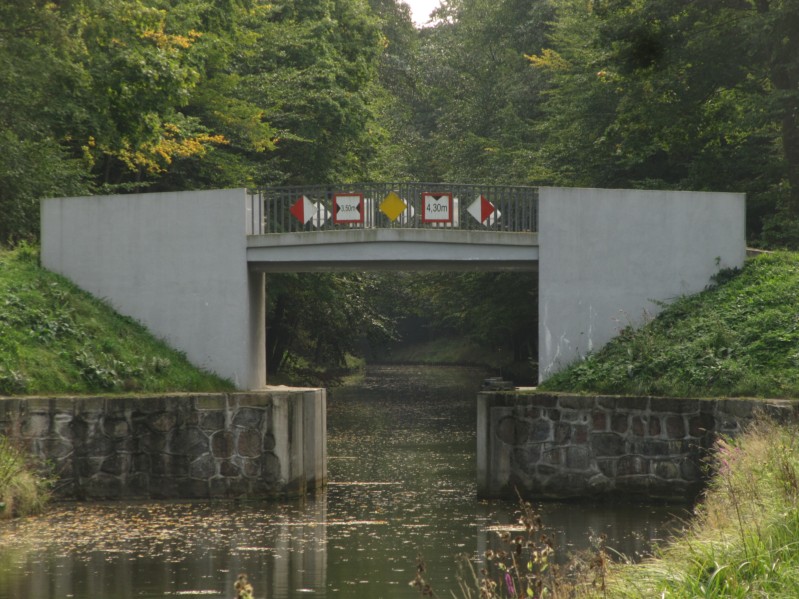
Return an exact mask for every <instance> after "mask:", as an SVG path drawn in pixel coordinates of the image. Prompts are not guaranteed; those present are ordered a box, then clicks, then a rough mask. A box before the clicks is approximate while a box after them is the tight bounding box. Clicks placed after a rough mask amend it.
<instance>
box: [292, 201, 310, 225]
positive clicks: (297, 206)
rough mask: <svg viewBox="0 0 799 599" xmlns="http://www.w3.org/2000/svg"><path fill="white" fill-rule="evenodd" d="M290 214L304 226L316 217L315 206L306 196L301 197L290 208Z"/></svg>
mask: <svg viewBox="0 0 799 599" xmlns="http://www.w3.org/2000/svg"><path fill="white" fill-rule="evenodd" d="M289 212H291V214H292V216H294V218H296V219H297V220H298V221H300V222H301V223H302V224H303V225H304V224H305V223H307V222H308V221H309V220H311V217H312V216H313V215H314V212H316V211H315V210H314V204H313V202H311V200H309V199H308V198H307V197H306V196H301V197H300V198H299V199H298V200H297V201H296V202H294V204H292V206H291V208H289Z"/></svg>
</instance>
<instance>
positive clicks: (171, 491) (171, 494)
mask: <svg viewBox="0 0 799 599" xmlns="http://www.w3.org/2000/svg"><path fill="white" fill-rule="evenodd" d="M198 482H200V481H188V480H178V479H177V478H175V477H173V476H161V475H152V476H150V495H151V496H152V498H153V499H178V498H180V497H181V493H180V490H179V485H180V486H182V487H183V488H186V489H189V488H191V483H198Z"/></svg>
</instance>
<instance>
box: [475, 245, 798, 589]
mask: <svg viewBox="0 0 799 599" xmlns="http://www.w3.org/2000/svg"><path fill="white" fill-rule="evenodd" d="M542 387H544V388H546V389H551V390H563V391H572V392H573V391H582V392H586V393H613V394H633V395H639V394H659V395H670V396H759V397H772V398H777V397H782V398H797V397H799V255H797V254H789V253H776V254H771V255H764V256H760V257H758V258H756V259H753V260H750V261H748V263H747V265H746V267H745V268H744V269H743V271H742V272H741V273H724V274H723V275H722V276H721V277H720V278H719V281H718V285H716V286H714V287H713V288H711V289H708V290H707V291H705V292H703V293H701V294H698V295H696V296H693V297H688V298H683V299H679V300H677V301H675V302H674V303H673V304H671V305H670V306H668V307H667V308H666V309H665V310H664V311H663V312H662V313H661V315H660V316H658V317H657V318H656V319H654V320H653V321H652V322H650V323H649V324H648V325H647V326H645V327H643V328H642V329H640V330H637V331H634V330H632V329H625V330H624V331H623V332H622V334H621V335H620V336H619V337H618V338H617V339H616V340H614V341H613V342H611V343H610V344H609V345H608V346H606V347H605V348H604V349H602V350H601V351H599V352H597V353H596V354H594V355H592V356H590V357H589V358H588V359H586V360H585V361H583V362H580V363H579V364H575V365H574V366H572V367H571V368H569V369H567V370H565V371H564V372H562V373H560V374H558V375H556V376H555V377H553V378H552V379H550V380H549V381H547V383H546V385H543V386H542ZM714 460H715V467H716V469H717V471H716V474H715V475H714V477H713V479H712V480H711V482H710V484H709V487H708V490H707V493H706V495H705V497H704V499H703V501H702V503H701V504H700V505H699V506H698V508H697V514H696V517H695V518H694V519H693V520H692V522H691V523H690V524H689V526H688V528H687V529H686V531H685V532H684V533H683V534H682V535H679V536H678V537H677V538H676V539H675V540H673V541H672V542H670V543H669V544H668V545H667V546H665V547H663V548H661V549H660V550H659V552H658V553H657V555H656V556H655V557H653V558H651V559H649V560H647V561H645V562H644V563H641V564H620V565H612V564H611V563H610V561H609V560H608V559H607V553H605V552H604V550H602V549H601V548H600V549H599V550H597V551H596V552H595V553H594V554H593V555H592V556H589V558H588V559H587V560H585V561H583V562H581V567H578V568H577V571H579V572H581V573H582V575H581V576H579V577H577V578H574V577H573V576H571V577H570V576H565V577H558V576H556V575H555V574H553V571H556V570H557V568H548V569H547V568H543V567H542V564H543V565H546V564H547V563H548V561H549V559H550V558H549V557H547V556H548V554H547V549H546V547H544V548H543V551H542V548H541V547H538V553H536V554H532V555H531V557H530V558H529V560H528V559H516V560H510V561H508V559H507V557H506V558H505V559H506V563H505V564H504V568H503V565H502V564H496V565H492V566H491V567H490V568H489V570H490V571H491V572H492V575H491V576H490V580H487V579H483V580H482V581H478V580H476V581H475V584H474V585H473V588H474V587H476V586H478V584H482V588H486V587H487V586H489V587H490V588H491V589H492V591H493V592H495V594H493V595H488V596H491V597H505V596H508V593H507V592H506V589H507V588H509V587H508V582H509V581H508V579H507V573H508V572H511V573H512V575H513V576H512V580H511V581H510V582H511V586H512V587H513V588H514V589H515V590H517V591H518V590H519V589H522V591H523V592H522V596H524V595H525V594H526V593H527V590H528V589H530V592H531V593H532V595H530V596H544V595H542V594H541V591H542V589H544V588H546V590H547V591H548V592H549V595H548V596H551V597H564V596H569V597H603V598H605V597H621V598H631V597H636V598H644V597H664V598H665V597H679V598H690V597H741V598H744V597H770V598H786V599H787V598H788V597H799V430H798V429H797V427H796V426H795V425H784V426H777V425H775V424H773V423H768V422H761V423H759V424H758V425H757V426H755V427H754V428H753V429H752V430H751V431H749V432H748V433H747V434H745V435H743V436H742V437H740V438H738V439H736V440H734V441H731V440H724V439H722V440H720V441H719V442H718V444H717V447H716V451H715V455H714ZM556 550H557V549H556ZM508 555H513V548H512V547H511V551H510V552H508ZM572 574H574V570H572ZM464 595H465V596H477V595H475V594H474V593H471V592H467V593H464Z"/></svg>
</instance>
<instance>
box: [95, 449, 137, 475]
mask: <svg viewBox="0 0 799 599" xmlns="http://www.w3.org/2000/svg"><path fill="white" fill-rule="evenodd" d="M131 462H132V457H131V456H130V455H128V454H124V453H115V454H113V455H111V456H109V457H107V458H105V459H104V460H103V463H102V465H101V466H100V472H103V473H105V474H110V475H112V476H121V475H123V474H127V473H128V472H130V470H131Z"/></svg>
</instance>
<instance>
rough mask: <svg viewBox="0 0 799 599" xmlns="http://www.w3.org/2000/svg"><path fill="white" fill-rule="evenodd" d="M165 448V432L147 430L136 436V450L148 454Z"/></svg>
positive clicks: (159, 451)
mask: <svg viewBox="0 0 799 599" xmlns="http://www.w3.org/2000/svg"><path fill="white" fill-rule="evenodd" d="M166 448H167V434H166V433H160V432H152V431H150V430H149V429H148V432H146V433H144V434H140V435H139V436H138V444H137V447H136V450H137V451H143V452H147V453H150V454H155V453H161V452H162V451H166Z"/></svg>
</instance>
